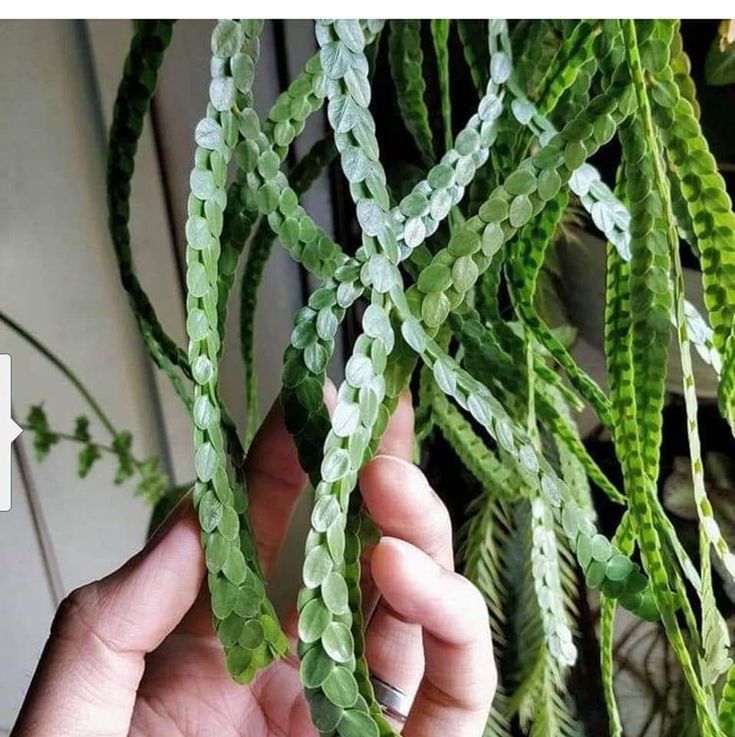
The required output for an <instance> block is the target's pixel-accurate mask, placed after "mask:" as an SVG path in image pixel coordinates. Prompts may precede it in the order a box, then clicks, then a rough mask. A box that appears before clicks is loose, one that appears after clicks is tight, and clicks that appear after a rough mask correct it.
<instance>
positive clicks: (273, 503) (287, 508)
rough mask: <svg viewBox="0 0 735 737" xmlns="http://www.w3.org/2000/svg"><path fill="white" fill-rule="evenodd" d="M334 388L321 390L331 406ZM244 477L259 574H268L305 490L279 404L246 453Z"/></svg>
mask: <svg viewBox="0 0 735 737" xmlns="http://www.w3.org/2000/svg"><path fill="white" fill-rule="evenodd" d="M334 393H335V390H334V385H333V384H332V383H331V382H329V381H328V382H327V384H326V385H325V387H324V394H325V401H326V403H327V404H328V405H330V404H333V403H334ZM246 478H247V484H248V497H249V499H250V521H251V523H252V526H253V534H254V536H255V543H256V547H257V550H258V554H259V556H260V562H261V565H262V566H263V571H264V572H265V573H266V575H267V574H268V573H270V572H271V571H272V569H273V565H274V564H275V562H276V557H277V556H278V551H279V550H280V549H281V544H282V543H283V540H284V538H285V536H286V532H287V530H288V526H289V523H290V521H291V515H292V513H293V510H294V507H295V506H296V502H297V501H298V499H299V497H300V496H301V494H302V493H303V491H304V489H305V488H306V482H307V477H306V474H305V473H304V472H303V470H302V469H301V466H300V465H299V458H298V453H297V451H296V445H295V444H294V441H293V437H292V436H291V433H289V432H288V430H287V429H286V424H285V421H284V416H283V405H282V404H281V401H280V399H277V400H276V402H275V403H274V405H273V407H272V408H271V411H270V412H269V413H268V417H266V419H265V422H264V423H263V425H262V426H261V428H260V430H258V433H257V435H256V436H255V440H254V441H253V445H252V448H251V450H250V453H249V454H248V461H247V468H246Z"/></svg>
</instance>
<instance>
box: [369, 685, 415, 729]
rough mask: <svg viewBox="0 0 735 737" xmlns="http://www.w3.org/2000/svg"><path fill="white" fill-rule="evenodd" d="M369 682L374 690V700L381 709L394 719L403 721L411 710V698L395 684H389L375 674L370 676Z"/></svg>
mask: <svg viewBox="0 0 735 737" xmlns="http://www.w3.org/2000/svg"><path fill="white" fill-rule="evenodd" d="M370 682H371V683H372V684H373V690H374V691H375V700H376V701H377V702H378V703H379V704H380V706H381V707H382V708H383V711H384V712H385V713H386V714H388V715H389V716H392V717H394V718H395V719H400V720H401V721H405V720H406V719H407V718H408V713H409V711H411V699H409V697H408V694H407V693H406V692H405V691H401V689H400V688H397V687H396V686H391V685H390V683H386V682H385V681H383V680H381V679H380V678H378V677H377V676H370Z"/></svg>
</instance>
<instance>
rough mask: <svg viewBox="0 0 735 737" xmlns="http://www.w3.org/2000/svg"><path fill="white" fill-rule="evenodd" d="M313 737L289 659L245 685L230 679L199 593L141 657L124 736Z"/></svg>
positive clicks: (294, 664)
mask: <svg viewBox="0 0 735 737" xmlns="http://www.w3.org/2000/svg"><path fill="white" fill-rule="evenodd" d="M172 725H175V726H176V728H177V731H176V732H175V734H176V735H177V737H195V736H196V737H208V736H209V735H217V737H243V736H244V735H247V737H271V736H273V737H276V736H277V737H283V736H284V735H289V737H313V736H314V735H315V734H316V732H315V730H314V728H313V727H312V726H311V722H310V720H309V715H308V707H307V705H306V702H305V700H304V697H303V694H302V690H301V684H300V680H299V670H298V661H297V660H296V658H295V657H290V658H288V659H285V660H281V661H279V662H277V663H275V664H274V665H273V666H272V667H270V668H268V669H267V670H265V671H261V672H260V673H259V674H258V677H257V678H256V679H255V681H254V682H253V683H252V684H249V685H248V686H242V685H239V684H237V683H235V682H234V681H233V680H232V678H231V677H230V675H229V674H228V672H227V668H226V667H225V664H224V659H223V655H222V648H221V646H220V644H219V642H218V640H217V638H216V637H215V635H214V633H213V632H212V626H211V615H210V613H209V610H208V601H207V598H206V596H203V597H200V599H199V601H198V602H197V604H196V605H195V606H194V608H193V609H192V611H191V612H190V613H189V615H188V616H187V617H186V618H185V619H184V620H183V621H182V622H181V624H180V625H179V627H178V628H177V629H176V630H175V631H174V632H173V633H172V634H171V635H169V637H168V638H166V640H165V641H164V642H163V644H162V645H161V646H160V647H159V648H158V649H157V650H156V651H155V652H153V653H151V654H150V656H149V657H148V658H147V660H146V671H145V676H144V678H143V681H142V683H141V685H140V689H139V691H138V701H137V703H136V706H135V712H134V715H133V722H132V727H131V730H130V735H131V737H156V735H159V734H171V732H170V729H171V726H172Z"/></svg>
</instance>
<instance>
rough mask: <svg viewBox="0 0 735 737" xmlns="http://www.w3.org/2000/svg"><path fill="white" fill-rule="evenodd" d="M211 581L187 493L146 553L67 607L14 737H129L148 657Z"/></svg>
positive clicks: (74, 597) (81, 592) (91, 586)
mask: <svg viewBox="0 0 735 737" xmlns="http://www.w3.org/2000/svg"><path fill="white" fill-rule="evenodd" d="M203 576H204V558H203V554H202V550H201V546H200V544H199V527H198V524H197V520H196V516H195V513H194V510H193V507H192V504H191V499H190V496H189V495H187V496H185V497H184V499H183V500H182V501H181V502H180V503H179V505H178V506H177V507H176V509H175V510H174V511H173V512H172V513H171V515H170V516H169V518H168V519H167V520H166V521H165V522H164V523H163V525H162V526H161V528H159V530H158V531H157V532H156V533H155V534H154V535H153V537H152V538H151V539H150V540H149V542H148V543H147V545H146V546H145V548H143V550H142V551H141V552H140V553H138V554H137V555H136V556H134V557H133V558H131V559H130V560H129V561H128V562H127V563H125V564H124V565H123V566H122V568H120V569H119V570H117V571H115V572H114V573H112V574H110V575H109V576H107V578H104V579H102V580H101V581H96V582H94V583H91V584H89V585H87V586H84V587H82V588H80V589H77V590H76V591H74V592H73V593H72V594H71V595H70V596H69V597H67V599H65V600H64V602H63V603H62V604H61V606H60V607H59V610H58V612H57V614H56V617H55V619H54V623H53V625H52V627H51V636H50V637H49V640H48V642H47V644H46V647H45V649H44V652H43V655H42V657H41V661H40V663H39V666H38V669H37V671H36V674H35V675H34V677H33V681H32V683H31V687H30V689H29V691H28V695H27V696H26V700H25V703H24V705H23V708H22V709H21V713H20V716H19V718H18V722H17V723H16V727H15V730H14V732H13V735H14V737H35V736H36V735H38V736H39V737H40V736H41V735H44V736H46V735H49V734H54V735H59V737H67V736H68V735H74V736H75V737H79V736H81V735H100V734H104V735H109V737H118V735H119V737H126V735H127V734H128V731H129V728H130V719H131V716H132V713H133V707H134V704H135V695H136V691H137V688H138V684H139V683H140V679H141V677H142V676H143V671H144V668H145V655H146V653H149V652H151V651H152V650H154V649H155V648H156V647H158V645H160V644H161V642H162V641H163V640H164V639H165V638H166V636H167V635H168V634H169V633H170V632H171V631H172V630H173V629H174V628H175V627H176V625H177V624H178V623H179V621H180V620H181V618H182V617H183V616H184V614H186V612H187V611H188V609H189V608H190V607H191V605H192V604H193V603H194V600H195V599H196V596H197V593H198V591H199V588H200V586H201V583H202V578H203Z"/></svg>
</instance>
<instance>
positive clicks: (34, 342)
mask: <svg viewBox="0 0 735 737" xmlns="http://www.w3.org/2000/svg"><path fill="white" fill-rule="evenodd" d="M0 322H2V323H4V324H5V325H7V326H8V327H9V328H10V329H11V330H12V331H13V332H14V333H15V334H16V335H19V336H20V337H21V338H23V340H25V341H26V343H28V344H29V345H30V346H32V347H33V348H35V349H36V350H37V351H38V352H39V353H40V354H41V355H42V356H44V357H45V358H46V359H47V360H48V361H49V362H50V363H52V364H53V365H54V366H55V367H56V368H57V369H58V370H59V371H60V372H61V373H62V374H63V375H64V376H65V377H66V378H67V379H68V380H69V381H70V382H71V383H72V384H73V385H74V387H75V389H76V390H77V391H78V392H79V393H80V394H81V395H82V397H83V398H84V401H85V402H86V403H87V404H88V405H89V407H90V409H91V410H92V411H93V412H94V414H95V415H96V416H97V418H98V419H99V421H100V422H101V423H102V424H103V425H104V427H105V429H106V430H107V431H108V432H109V433H110V435H112V436H113V437H115V436H117V435H118V430H117V429H116V428H115V426H114V425H113V424H112V420H110V418H109V417H108V416H107V414H106V412H105V411H104V410H103V409H102V407H101V406H100V404H99V402H98V401H97V400H96V399H95V398H94V396H92V393H91V392H90V391H89V389H87V387H86V386H85V385H84V383H83V382H82V380H81V379H80V378H79V377H78V376H77V375H76V374H75V373H74V371H72V369H71V368H69V366H67V364H65V363H64V362H63V361H62V360H61V359H60V358H59V357H58V356H57V355H56V354H55V353H53V352H52V351H51V350H50V349H49V348H47V347H46V346H45V345H44V344H43V343H41V341H40V340H39V339H38V338H36V337H35V336H34V335H32V334H31V333H30V332H28V330H26V329H25V328H24V327H23V326H22V325H20V324H18V323H17V322H16V321H15V320H13V319H12V318H11V317H9V316H8V315H6V314H5V313H4V312H3V311H2V310H0Z"/></svg>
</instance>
